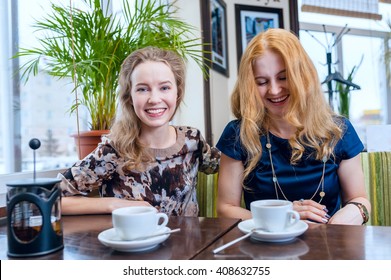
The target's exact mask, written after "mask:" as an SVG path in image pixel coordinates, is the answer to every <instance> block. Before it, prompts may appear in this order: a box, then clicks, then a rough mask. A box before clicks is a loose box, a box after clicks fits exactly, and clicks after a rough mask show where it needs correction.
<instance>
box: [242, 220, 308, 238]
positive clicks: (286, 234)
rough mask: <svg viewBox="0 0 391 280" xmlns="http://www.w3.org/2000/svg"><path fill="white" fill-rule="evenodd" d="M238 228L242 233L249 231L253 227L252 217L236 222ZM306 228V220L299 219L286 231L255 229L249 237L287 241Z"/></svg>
mask: <svg viewBox="0 0 391 280" xmlns="http://www.w3.org/2000/svg"><path fill="white" fill-rule="evenodd" d="M238 228H239V230H240V231H241V232H243V233H244V234H246V233H249V232H250V231H251V229H253V228H255V225H254V221H253V220H252V219H249V220H245V221H242V222H240V223H239V224H238ZM307 229H308V224H307V223H306V222H303V221H299V222H298V223H297V224H295V225H293V226H292V227H290V228H289V229H288V230H286V231H281V232H267V231H263V230H257V231H255V232H254V233H253V234H252V235H251V238H253V239H255V240H258V241H266V242H287V241H290V240H293V239H294V238H295V237H296V236H299V235H301V234H303V233H304V232H305V231H306V230H307Z"/></svg>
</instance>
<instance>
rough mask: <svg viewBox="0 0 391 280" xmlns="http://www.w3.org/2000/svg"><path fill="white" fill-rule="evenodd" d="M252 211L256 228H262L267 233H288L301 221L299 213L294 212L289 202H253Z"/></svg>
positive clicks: (269, 200)
mask: <svg viewBox="0 0 391 280" xmlns="http://www.w3.org/2000/svg"><path fill="white" fill-rule="evenodd" d="M250 210H251V214H252V218H253V221H254V225H255V228H262V229H264V230H265V231H270V232H282V231H286V230H289V228H290V227H292V226H293V225H295V224H296V223H297V222H299V220H300V215H299V213H298V212H296V211H294V210H293V204H292V202H290V201H287V200H278V199H266V200H257V201H253V202H251V204H250Z"/></svg>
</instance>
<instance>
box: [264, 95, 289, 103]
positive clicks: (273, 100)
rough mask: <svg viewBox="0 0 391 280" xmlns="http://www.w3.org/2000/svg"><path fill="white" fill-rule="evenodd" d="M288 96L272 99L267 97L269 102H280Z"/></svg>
mask: <svg viewBox="0 0 391 280" xmlns="http://www.w3.org/2000/svg"><path fill="white" fill-rule="evenodd" d="M287 98H288V96H284V97H280V98H274V99H269V100H270V101H271V102H274V103H277V102H281V101H284V100H285V99H287Z"/></svg>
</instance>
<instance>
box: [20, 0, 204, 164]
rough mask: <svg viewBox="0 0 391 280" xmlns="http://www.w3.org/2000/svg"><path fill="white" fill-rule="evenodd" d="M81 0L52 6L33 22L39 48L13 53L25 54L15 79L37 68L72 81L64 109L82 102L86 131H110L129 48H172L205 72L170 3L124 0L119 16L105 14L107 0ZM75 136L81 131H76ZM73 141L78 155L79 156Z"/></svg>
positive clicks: (189, 28)
mask: <svg viewBox="0 0 391 280" xmlns="http://www.w3.org/2000/svg"><path fill="white" fill-rule="evenodd" d="M108 2H110V0H109V1H108ZM163 2H164V1H163ZM82 3H83V7H80V8H74V7H72V6H71V5H69V6H64V5H57V4H52V7H51V8H52V9H51V12H50V13H49V14H47V15H46V16H45V17H44V18H43V19H42V20H37V21H36V22H35V24H34V27H35V28H36V30H37V31H42V32H44V36H43V37H40V38H38V40H39V46H38V47H34V48H24V49H20V51H19V52H18V53H17V54H16V56H15V57H20V56H27V57H28V60H27V62H26V63H25V64H23V65H22V66H21V73H22V75H21V79H23V80H25V81H26V82H27V81H28V78H29V77H30V76H31V75H37V74H38V72H39V71H45V72H47V73H48V74H49V75H51V76H54V77H57V78H61V79H62V78H68V79H72V80H73V84H74V90H73V93H72V94H75V93H76V94H75V102H74V103H73V105H72V107H71V108H70V112H71V113H75V112H77V110H78V108H79V106H84V107H85V108H86V109H87V111H88V113H89V116H90V128H91V130H92V131H96V130H98V131H103V133H107V132H108V130H109V129H110V127H111V124H112V121H113V120H114V117H115V113H116V103H117V87H118V75H119V70H120V66H121V63H122V61H123V60H124V59H125V58H126V57H127V56H128V55H129V54H130V53H131V52H133V51H134V50H136V49H139V48H143V47H145V46H149V45H153V46H158V47H161V48H165V49H171V50H175V51H177V52H178V53H179V54H180V55H182V57H184V58H185V59H186V60H187V59H189V58H190V59H194V60H195V61H196V62H197V64H198V65H199V66H200V67H201V68H202V69H203V70H205V68H204V63H203V51H202V48H201V44H202V43H201V42H200V40H199V38H196V37H194V35H193V33H192V31H194V27H192V26H190V25H189V24H187V23H185V22H184V21H182V20H180V19H179V18H177V17H175V13H176V7H175V6H174V5H175V2H172V3H170V4H169V3H164V4H161V3H160V1H157V0H136V3H135V6H133V5H131V4H129V1H126V0H124V1H123V2H122V5H123V18H121V19H120V17H119V15H118V14H112V13H109V9H108V7H109V3H108V4H107V6H104V5H102V4H101V1H100V0H83V1H82ZM43 60H44V62H45V63H42V62H43ZM77 135H82V133H80V132H79V131H78V133H77ZM98 139H100V136H98ZM78 143H79V145H78V146H79V157H83V156H84V154H80V153H81V151H80V142H79V140H78ZM94 146H96V144H93V147H92V148H89V150H88V151H85V153H88V152H90V151H91V149H93V148H94Z"/></svg>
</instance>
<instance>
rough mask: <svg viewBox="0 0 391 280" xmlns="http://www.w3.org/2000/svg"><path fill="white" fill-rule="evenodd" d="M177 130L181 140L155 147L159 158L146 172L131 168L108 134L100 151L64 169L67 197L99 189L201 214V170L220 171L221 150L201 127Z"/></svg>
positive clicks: (159, 206)
mask: <svg viewBox="0 0 391 280" xmlns="http://www.w3.org/2000/svg"><path fill="white" fill-rule="evenodd" d="M175 129H176V131H177V142H176V143H175V144H174V145H173V146H171V147H169V148H167V149H150V152H151V154H153V155H154V158H155V161H154V162H153V163H151V164H150V165H149V167H148V168H147V170H145V171H143V172H140V171H137V170H129V169H127V168H126V167H125V161H124V159H123V158H121V157H119V156H118V153H117V152H116V150H115V149H114V148H113V146H112V145H111V140H110V139H109V138H107V137H103V138H102V142H101V143H100V144H99V145H98V147H97V148H96V149H95V151H93V152H92V153H91V154H89V155H88V156H87V157H85V158H84V159H83V160H80V161H78V162H76V163H75V164H74V165H73V166H72V167H71V168H69V169H68V170H66V171H65V172H64V173H63V175H64V178H63V180H62V182H61V183H60V187H61V189H62V193H63V196H73V195H82V196H91V194H93V193H96V192H97V191H98V192H99V195H100V196H101V197H118V198H122V199H129V200H144V201H147V202H149V203H150V204H151V205H152V206H154V207H155V208H157V209H158V210H159V211H160V212H163V213H166V214H168V215H175V216H198V211H199V207H198V203H197V196H196V186H197V174H198V172H199V171H201V172H204V173H206V174H212V173H216V172H217V171H218V168H219V162H220V151H219V150H218V149H217V148H215V147H210V146H209V145H208V143H206V141H205V140H204V138H203V137H202V135H201V133H200V131H199V130H198V129H196V128H192V127H187V126H186V127H185V126H177V127H175Z"/></svg>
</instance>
